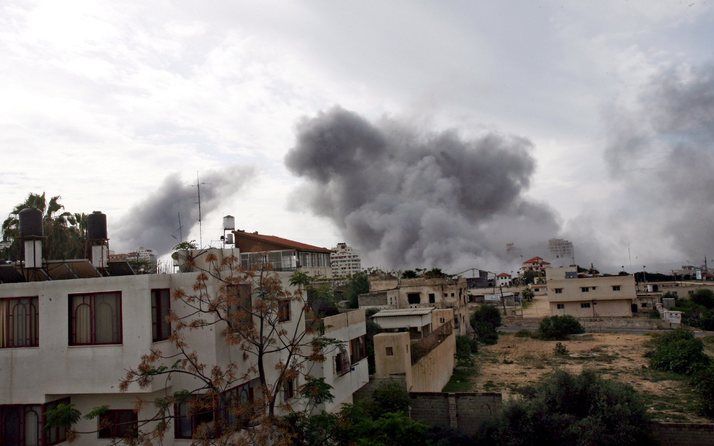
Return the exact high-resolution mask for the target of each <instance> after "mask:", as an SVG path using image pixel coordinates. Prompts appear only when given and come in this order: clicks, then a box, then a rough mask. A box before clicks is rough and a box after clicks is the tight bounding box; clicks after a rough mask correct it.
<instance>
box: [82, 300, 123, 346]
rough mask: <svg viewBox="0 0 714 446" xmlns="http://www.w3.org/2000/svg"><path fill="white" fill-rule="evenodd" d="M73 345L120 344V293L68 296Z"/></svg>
mask: <svg viewBox="0 0 714 446" xmlns="http://www.w3.org/2000/svg"><path fill="white" fill-rule="evenodd" d="M69 319H70V333H69V344H70V345H96V344H121V342H122V327H121V292H118V291H117V292H110V293H93V294H74V295H70V296H69Z"/></svg>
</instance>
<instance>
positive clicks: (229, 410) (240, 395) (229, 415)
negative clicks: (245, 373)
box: [220, 381, 254, 430]
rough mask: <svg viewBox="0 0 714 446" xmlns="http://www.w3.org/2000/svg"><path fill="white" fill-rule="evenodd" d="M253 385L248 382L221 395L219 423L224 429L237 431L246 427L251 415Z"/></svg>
mask: <svg viewBox="0 0 714 446" xmlns="http://www.w3.org/2000/svg"><path fill="white" fill-rule="evenodd" d="M253 400H254V396H253V385H252V383H251V382H250V381H249V382H247V383H245V384H241V385H240V386H236V387H233V388H232V389H229V390H226V391H225V392H223V393H222V394H221V398H220V412H221V421H222V425H223V427H224V428H225V429H228V430H237V429H240V428H243V427H245V426H247V424H248V421H250V418H251V415H252V414H253V409H254V408H253Z"/></svg>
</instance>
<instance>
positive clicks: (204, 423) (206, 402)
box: [174, 396, 218, 438]
mask: <svg viewBox="0 0 714 446" xmlns="http://www.w3.org/2000/svg"><path fill="white" fill-rule="evenodd" d="M217 412H218V407H217V405H216V404H215V401H214V400H213V399H212V398H209V397H198V396H196V397H193V398H188V399H186V400H185V401H183V402H181V403H179V404H176V405H175V406H174V414H175V419H174V437H175V438H193V437H194V435H196V434H197V433H198V432H200V433H201V436H202V437H203V436H206V435H207V436H208V437H210V438H213V437H215V434H216V425H215V420H216V419H217V418H218V414H217Z"/></svg>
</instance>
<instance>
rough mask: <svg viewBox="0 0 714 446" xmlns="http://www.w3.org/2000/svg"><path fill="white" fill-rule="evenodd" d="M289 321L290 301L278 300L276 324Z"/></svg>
mask: <svg viewBox="0 0 714 446" xmlns="http://www.w3.org/2000/svg"><path fill="white" fill-rule="evenodd" d="M289 320H290V299H280V300H279V301H278V322H288V321H289Z"/></svg>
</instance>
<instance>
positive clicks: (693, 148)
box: [606, 65, 714, 264]
mask: <svg viewBox="0 0 714 446" xmlns="http://www.w3.org/2000/svg"><path fill="white" fill-rule="evenodd" d="M613 121H614V122H617V124H613V125H612V126H611V127H612V132H611V139H610V142H609V145H608V148H607V151H606V160H607V162H608V164H609V166H610V168H611V172H612V173H613V176H614V178H616V179H618V180H620V181H622V182H623V183H624V184H625V185H626V186H627V188H628V190H630V191H631V194H632V196H631V198H632V205H633V206H634V207H635V208H636V209H637V210H638V211H640V212H639V218H640V219H641V221H640V222H638V223H639V224H640V225H642V227H647V226H648V224H647V223H649V226H654V227H655V228H657V230H659V231H660V234H654V237H653V239H655V237H656V239H659V240H671V241H672V242H673V245H674V248H675V249H677V250H678V251H680V252H681V255H682V256H684V258H685V259H686V258H688V259H689V260H690V261H692V262H699V261H701V260H702V259H703V257H704V256H705V255H709V256H711V255H712V254H714V242H713V240H714V226H713V225H712V221H714V198H713V196H712V191H714V177H712V172H714V66H711V65H709V66H705V67H697V68H681V69H669V70H666V71H664V72H662V73H660V74H658V75H656V76H655V77H653V79H652V80H651V81H650V82H649V83H648V84H647V85H646V86H645V88H644V89H643V91H642V93H641V95H640V96H639V98H638V100H637V101H636V104H635V105H634V106H630V107H627V108H624V109H621V110H620V111H619V113H618V114H616V119H615V120H613ZM697 264H698V263H697Z"/></svg>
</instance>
